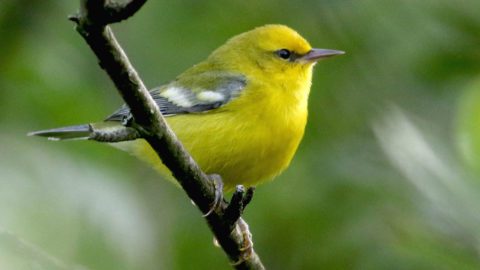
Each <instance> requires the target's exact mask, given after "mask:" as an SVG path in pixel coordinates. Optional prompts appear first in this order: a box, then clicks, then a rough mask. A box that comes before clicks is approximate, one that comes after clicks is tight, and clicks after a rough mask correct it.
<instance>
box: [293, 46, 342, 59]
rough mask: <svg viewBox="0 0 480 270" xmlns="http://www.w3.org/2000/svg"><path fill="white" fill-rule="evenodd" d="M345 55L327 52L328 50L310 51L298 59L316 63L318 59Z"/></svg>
mask: <svg viewBox="0 0 480 270" xmlns="http://www.w3.org/2000/svg"><path fill="white" fill-rule="evenodd" d="M341 54H345V52H344V51H337V50H329V49H311V50H310V51H309V52H308V53H307V54H305V55H303V56H301V57H300V58H299V59H301V60H305V61H309V62H316V61H318V60H320V59H323V58H327V57H332V56H335V55H341Z"/></svg>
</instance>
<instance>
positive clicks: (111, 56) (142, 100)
mask: <svg viewBox="0 0 480 270" xmlns="http://www.w3.org/2000/svg"><path fill="white" fill-rule="evenodd" d="M145 2H146V0H131V1H128V2H127V3H125V4H112V3H110V1H106V0H81V6H80V11H79V12H78V13H77V14H76V15H73V16H70V20H72V21H74V22H75V23H76V24H77V27H76V29H77V31H78V32H79V33H80V35H81V36H82V37H83V38H84V39H85V41H86V42H87V43H88V45H89V46H90V48H91V49H92V51H93V52H94V53H95V55H96V56H97V58H98V61H99V64H100V66H101V67H102V68H103V69H104V70H105V71H106V72H107V73H108V75H109V76H110V79H111V80H112V81H113V82H114V84H115V86H116V88H117V90H118V91H119V93H120V95H121V96H122V97H123V99H124V101H125V103H126V104H127V105H128V106H129V107H130V110H131V113H132V115H133V118H134V121H133V124H132V127H133V128H134V129H135V130H136V132H133V133H132V132H130V133H129V134H97V135H98V137H95V138H91V139H94V140H95V139H97V140H100V141H101V140H102V139H103V140H105V141H115V140H117V141H118V137H115V136H120V137H121V136H125V138H130V139H132V138H134V137H135V138H136V137H138V136H140V137H142V138H144V139H146V140H147V141H148V142H149V143H150V145H151V147H152V148H153V149H154V150H155V151H156V153H157V154H158V155H159V157H160V158H161V160H162V161H163V163H164V164H165V165H166V166H167V167H168V168H169V169H170V171H171V172H172V174H173V176H174V177H175V178H176V179H177V180H178V182H179V183H180V185H181V186H182V187H183V189H184V190H185V192H186V193H187V195H188V196H189V197H190V199H191V200H192V201H193V202H194V203H195V204H196V205H197V206H198V208H199V209H200V211H202V213H204V214H208V215H205V218H206V220H207V223H208V225H209V226H210V229H211V230H212V232H213V234H214V235H215V238H216V240H217V241H218V243H219V244H220V246H221V247H222V248H223V250H224V251H225V253H226V254H227V256H228V257H229V259H230V261H231V262H233V263H232V265H234V267H235V268H236V269H264V267H263V265H262V263H261V261H260V258H259V257H258V255H257V254H256V253H255V252H254V251H253V248H252V247H251V246H249V247H247V250H248V252H247V253H246V252H245V250H246V248H245V243H251V241H250V237H251V235H250V234H249V232H248V231H247V232H246V229H248V225H247V224H246V223H245V221H243V219H242V218H241V217H240V215H241V212H242V211H243V208H244V207H245V206H246V204H248V202H249V201H250V199H251V194H252V193H251V192H247V194H245V192H237V193H236V195H235V196H237V197H236V198H235V200H234V201H235V203H234V205H233V206H230V207H229V205H228V203H227V202H225V201H223V200H221V201H220V202H219V203H218V205H216V207H215V208H214V211H210V210H211V208H212V205H215V203H214V202H216V201H217V200H216V198H218V194H217V193H218V192H219V190H218V188H216V187H217V185H216V184H215V181H213V180H212V179H211V177H209V176H207V175H206V174H205V173H204V172H203V171H202V170H201V169H200V167H199V166H198V165H197V164H196V162H195V161H194V160H193V158H192V157H191V156H190V155H189V154H188V153H187V151H186V150H185V148H184V147H183V145H182V144H181V143H180V141H179V140H178V139H177V137H176V135H175V134H174V133H173V131H172V130H171V129H170V128H169V127H168V126H167V123H166V122H165V120H164V118H163V116H162V114H161V113H160V111H159V109H158V106H157V105H156V103H155V101H154V100H153V99H152V97H151V96H150V94H149V92H148V90H147V88H146V87H145V85H144V83H143V82H142V80H141V79H140V77H139V76H138V74H137V72H136V71H135V69H134V68H133V66H132V64H131V63H130V61H129V60H128V57H127V55H126V54H125V52H124V51H123V49H122V48H121V47H120V45H119V44H118V42H117V40H116V39H115V37H114V35H113V33H112V31H111V29H110V28H109V27H108V24H109V23H113V22H119V21H122V20H124V19H126V18H128V17H130V16H132V15H133V14H134V13H135V12H136V11H137V10H138V9H139V8H140V7H141V6H142V5H143V4H144V3H145ZM130 131H131V130H130ZM132 134H133V135H132ZM129 136H134V137H129ZM220 192H222V191H221V190H220ZM222 196H223V195H222ZM236 205H238V207H239V208H240V207H241V208H242V209H234V208H235V206H236ZM227 208H228V209H229V210H228V211H226V210H227ZM226 212H227V213H229V214H228V215H225V213H226Z"/></svg>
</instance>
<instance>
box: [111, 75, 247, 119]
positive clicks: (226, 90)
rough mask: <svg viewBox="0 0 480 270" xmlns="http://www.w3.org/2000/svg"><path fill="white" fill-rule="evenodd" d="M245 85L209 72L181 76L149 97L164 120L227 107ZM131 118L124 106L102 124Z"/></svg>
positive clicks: (232, 77)
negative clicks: (179, 115)
mask: <svg viewBox="0 0 480 270" xmlns="http://www.w3.org/2000/svg"><path fill="white" fill-rule="evenodd" d="M246 84H247V80H246V78H245V76H243V75H238V74H232V73H227V72H218V71H209V72H202V73H198V74H195V75H193V76H183V77H182V76H180V77H179V78H177V79H176V80H175V81H173V82H171V83H169V84H167V85H164V86H160V87H158V88H154V89H152V90H151V91H150V94H151V95H152V97H153V99H154V100H155V102H156V103H157V105H158V107H159V109H160V112H162V114H163V115H164V116H172V115H177V114H187V113H201V112H206V111H209V110H213V109H216V108H219V107H221V106H223V105H225V104H227V103H228V102H229V101H231V100H232V99H233V98H235V97H237V96H238V95H239V94H240V93H241V91H242V90H243V89H244V88H245V86H246ZM130 117H131V115H130V108H128V106H126V105H123V106H122V107H121V108H120V109H119V110H117V111H116V112H114V113H113V114H112V115H110V116H109V117H107V119H105V121H124V120H126V119H129V118H130Z"/></svg>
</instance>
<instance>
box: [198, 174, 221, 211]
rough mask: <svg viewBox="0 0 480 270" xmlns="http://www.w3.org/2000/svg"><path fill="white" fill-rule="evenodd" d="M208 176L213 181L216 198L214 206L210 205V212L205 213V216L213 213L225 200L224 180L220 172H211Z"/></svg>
mask: <svg viewBox="0 0 480 270" xmlns="http://www.w3.org/2000/svg"><path fill="white" fill-rule="evenodd" d="M208 177H209V178H210V179H211V180H212V182H213V187H214V189H215V199H214V200H213V203H212V206H211V207H210V209H209V210H208V212H207V213H205V214H204V215H203V216H204V217H208V216H209V215H210V214H212V213H213V212H214V211H215V210H216V209H217V208H218V207H219V206H220V204H221V202H222V200H223V181H222V178H221V177H220V175H218V174H211V175H209V176H208Z"/></svg>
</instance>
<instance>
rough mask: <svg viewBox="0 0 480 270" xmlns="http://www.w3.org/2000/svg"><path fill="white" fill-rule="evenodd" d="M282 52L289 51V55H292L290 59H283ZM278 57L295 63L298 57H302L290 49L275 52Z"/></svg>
mask: <svg viewBox="0 0 480 270" xmlns="http://www.w3.org/2000/svg"><path fill="white" fill-rule="evenodd" d="M280 51H287V52H288V53H290V55H289V56H288V58H283V57H281V56H280ZM274 53H275V54H276V55H277V56H278V57H280V58H281V59H282V60H288V61H289V62H294V61H295V60H296V59H297V58H298V57H300V55H299V54H297V53H296V52H294V51H290V50H288V49H280V50H276V51H275V52H274Z"/></svg>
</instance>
